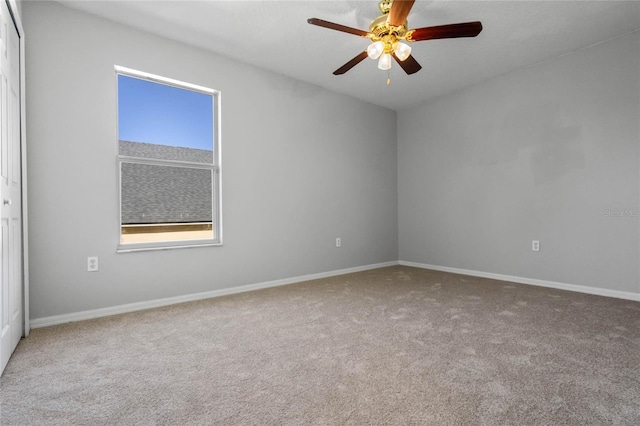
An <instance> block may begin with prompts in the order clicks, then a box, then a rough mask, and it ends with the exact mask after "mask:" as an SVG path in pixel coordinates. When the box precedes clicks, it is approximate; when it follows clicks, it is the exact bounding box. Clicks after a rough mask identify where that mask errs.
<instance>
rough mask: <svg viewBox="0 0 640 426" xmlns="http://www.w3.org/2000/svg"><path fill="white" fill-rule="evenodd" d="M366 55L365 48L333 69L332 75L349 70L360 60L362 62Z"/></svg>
mask: <svg viewBox="0 0 640 426" xmlns="http://www.w3.org/2000/svg"><path fill="white" fill-rule="evenodd" d="M366 57H367V51H366V50H365V51H364V52H361V53H360V54H359V55H358V56H356V57H355V58H353V59H352V60H350V61H349V62H347V63H346V64H344V65H343V66H341V67H340V68H338V69H337V70H335V71H334V72H333V75H342V74H344V73H345V72H347V71H349V70H350V69H351V68H353V67H355V66H356V65H358V64H359V63H360V62H362V61H363V60H364V59H365V58H366Z"/></svg>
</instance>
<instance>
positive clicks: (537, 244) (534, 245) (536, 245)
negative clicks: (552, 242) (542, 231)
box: [531, 240, 540, 251]
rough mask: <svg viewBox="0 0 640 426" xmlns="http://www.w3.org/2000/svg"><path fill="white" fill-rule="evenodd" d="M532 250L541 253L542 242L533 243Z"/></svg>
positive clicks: (534, 241)
mask: <svg viewBox="0 0 640 426" xmlns="http://www.w3.org/2000/svg"><path fill="white" fill-rule="evenodd" d="M531 250H533V251H540V241H538V240H533V241H531Z"/></svg>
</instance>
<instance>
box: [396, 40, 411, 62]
mask: <svg viewBox="0 0 640 426" xmlns="http://www.w3.org/2000/svg"><path fill="white" fill-rule="evenodd" d="M394 52H395V54H396V56H397V57H398V59H400V60H401V61H404V60H405V59H407V58H408V57H409V55H411V46H409V45H407V44H404V43H400V42H397V43H396V44H395V46H394Z"/></svg>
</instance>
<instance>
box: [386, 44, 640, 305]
mask: <svg viewBox="0 0 640 426" xmlns="http://www.w3.org/2000/svg"><path fill="white" fill-rule="evenodd" d="M639 76H640V34H638V33H637V32H636V33H632V34H629V35H627V36H624V37H621V38H617V39H613V40H609V41H607V42H604V43H600V44H598V45H594V46H591V47H589V48H585V49H581V50H579V51H576V52H573V53H572V54H568V55H564V56H562V57H560V58H556V59H553V60H550V61H547V62H544V63H540V64H538V65H536V66H532V67H529V68H526V69H522V70H520V71H517V72H513V73H510V74H506V75H504V76H501V77H498V78H495V79H492V80H489V81H487V82H485V83H483V84H480V85H476V86H473V87H470V88H468V89H465V90H462V91H459V92H457V93H454V94H451V95H449V96H446V97H442V98H439V99H437V100H435V101H433V102H431V103H429V104H426V105H423V106H421V107H419V108H415V109H411V110H406V111H401V112H399V113H398V173H399V175H398V194H399V195H398V198H399V239H400V243H399V246H400V249H399V253H400V259H401V260H404V261H411V262H419V263H424V264H430V265H437V266H443V267H452V268H460V269H467V270H475V271H481V272H490V273H496V274H504V275H510V276H516V277H524V278H534V279H540V280H547V281H556V282H560V283H567V284H575V285H582V286H591V287H598V288H604V289H610V290H618V291H626V292H633V293H640V285H639V271H638V267H639V266H638V265H639V242H640V239H639V226H638V225H639V220H640V218H639V217H638V210H639V209H640V206H639V200H638V196H639V192H640V191H639V186H638V185H639V176H640V167H639V159H638V153H639V147H640V143H639V138H640V79H639V78H638V77H639ZM532 240H539V241H540V246H541V250H540V252H537V253H534V252H532V250H531V241H532Z"/></svg>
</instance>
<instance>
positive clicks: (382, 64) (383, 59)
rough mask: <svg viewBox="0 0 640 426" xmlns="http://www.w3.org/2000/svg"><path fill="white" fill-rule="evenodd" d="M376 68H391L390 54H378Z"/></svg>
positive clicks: (384, 69)
mask: <svg viewBox="0 0 640 426" xmlns="http://www.w3.org/2000/svg"><path fill="white" fill-rule="evenodd" d="M378 68H379V69H381V70H383V71H386V70H388V69H389V68H391V54H389V53H383V54H382V55H380V59H379V60H378Z"/></svg>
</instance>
